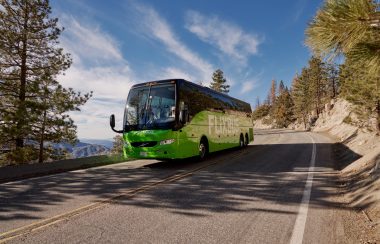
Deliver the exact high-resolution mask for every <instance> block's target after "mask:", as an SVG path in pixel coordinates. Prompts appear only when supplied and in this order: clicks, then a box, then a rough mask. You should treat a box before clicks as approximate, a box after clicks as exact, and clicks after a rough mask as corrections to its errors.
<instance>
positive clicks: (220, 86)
mask: <svg viewBox="0 0 380 244" xmlns="http://www.w3.org/2000/svg"><path fill="white" fill-rule="evenodd" d="M212 80H213V81H212V82H211V84H210V88H211V89H213V90H215V91H218V92H223V93H228V92H229V91H230V90H229V88H230V85H227V80H226V78H224V74H223V71H222V70H220V69H217V70H215V72H214V73H213V74H212Z"/></svg>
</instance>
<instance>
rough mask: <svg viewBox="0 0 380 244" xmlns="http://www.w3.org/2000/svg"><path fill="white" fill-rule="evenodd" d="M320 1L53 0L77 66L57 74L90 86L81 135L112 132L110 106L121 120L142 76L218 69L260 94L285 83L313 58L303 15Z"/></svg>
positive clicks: (238, 89)
mask: <svg viewBox="0 0 380 244" xmlns="http://www.w3.org/2000/svg"><path fill="white" fill-rule="evenodd" d="M321 4H322V0H319V1H315V0H294V1H282V0H276V1H275V0H266V1H253V0H252V1H250V0H239V1H238V0H235V1H224V0H208V1H201V0H199V1H196V0H193V1H185V0H183V1H173V0H160V1H148V0H145V1H136V0H135V1H133V0H125V1H123V0H108V1H103V0H81V1H78V0H65V1H59V0H52V1H51V6H52V9H53V14H52V16H54V17H58V18H59V24H60V25H61V26H64V27H65V31H64V32H63V34H62V35H61V45H62V47H63V48H64V50H65V51H66V52H69V53H71V55H72V57H73V65H72V66H71V68H70V69H69V70H67V71H66V72H65V75H61V76H60V77H59V81H60V82H61V83H62V84H63V85H64V86H67V87H73V88H75V89H76V90H78V91H81V92H88V91H93V92H94V94H93V97H92V98H91V100H90V101H89V102H88V103H87V104H86V105H84V106H83V107H82V111H81V112H74V113H71V116H72V117H73V119H74V121H75V123H76V124H77V126H78V137H79V138H87V139H109V138H112V137H113V136H114V135H115V134H114V133H113V132H112V131H111V130H110V128H109V125H108V118H109V115H110V114H112V113H114V114H115V115H116V118H117V125H118V127H120V128H121V119H122V116H123V109H124V105H125V100H126V97H127V94H128V91H129V88H130V87H131V86H132V85H133V84H135V83H139V82H145V81H151V80H159V79H166V78H185V79H188V80H191V81H193V82H200V81H202V82H203V83H204V84H205V85H207V84H209V83H210V81H211V77H212V72H213V71H214V70H215V69H218V68H220V69H222V70H223V71H224V74H225V76H226V78H227V81H228V82H229V84H230V85H231V89H230V93H229V94H230V95H231V96H233V97H237V98H239V99H242V100H244V101H247V102H249V103H251V105H252V107H253V106H254V104H255V101H256V97H259V98H260V100H261V101H263V100H264V99H265V97H266V95H267V93H268V89H269V86H270V83H271V80H272V79H275V80H277V81H278V82H279V81H280V80H283V81H284V83H285V84H286V85H288V86H290V84H291V80H292V78H293V77H294V75H295V73H296V72H297V71H300V70H301V68H302V67H303V66H304V65H306V63H307V60H308V59H309V57H310V52H309V50H308V48H307V47H306V46H305V45H304V38H305V37H304V30H305V28H306V26H307V23H308V22H309V21H310V20H311V19H312V17H313V16H314V15H315V13H316V11H317V9H318V8H319V7H320V6H321Z"/></svg>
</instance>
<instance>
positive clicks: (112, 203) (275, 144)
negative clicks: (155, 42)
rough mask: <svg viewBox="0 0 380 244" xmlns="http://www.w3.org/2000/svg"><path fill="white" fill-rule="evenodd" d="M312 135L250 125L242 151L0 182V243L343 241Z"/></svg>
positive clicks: (329, 170) (325, 155)
mask: <svg viewBox="0 0 380 244" xmlns="http://www.w3.org/2000/svg"><path fill="white" fill-rule="evenodd" d="M331 148H332V141H331V140H330V139H328V138H327V137H324V136H323V135H320V134H313V133H307V132H295V131H287V130H271V131H256V137H255V142H254V143H252V144H251V145H249V146H248V147H246V148H244V149H242V150H229V151H225V152H222V153H218V154H215V155H211V156H210V157H209V159H208V160H206V161H204V162H195V161H194V160H187V161H183V162H181V161H175V162H159V161H154V160H153V161H152V160H138V161H133V162H126V163H122V164H116V165H109V166H104V167H98V168H93V169H87V170H79V171H73V172H67V173H62V174H57V175H52V176H45V177H40V178H34V179H28V180H22V181H17V182H11V183H6V184H1V185H0V233H1V234H0V243H1V242H7V243H20V242H23V243H39V244H41V243H105V242H112V243H349V242H352V241H351V240H348V239H347V235H345V232H347V230H345V229H344V227H343V226H344V225H343V223H342V222H343V220H342V214H344V213H345V212H346V211H350V210H348V209H345V208H344V207H343V205H342V204H340V202H339V201H340V200H339V199H340V196H339V194H338V191H337V188H336V183H335V180H336V171H334V163H333V159H332V152H331V150H332V149H331Z"/></svg>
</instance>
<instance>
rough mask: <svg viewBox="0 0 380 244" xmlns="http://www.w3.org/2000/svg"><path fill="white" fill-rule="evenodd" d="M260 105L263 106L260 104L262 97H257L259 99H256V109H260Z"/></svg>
mask: <svg viewBox="0 0 380 244" xmlns="http://www.w3.org/2000/svg"><path fill="white" fill-rule="evenodd" d="M260 105H261V103H260V97H259V96H257V97H256V104H255V108H258V107H260Z"/></svg>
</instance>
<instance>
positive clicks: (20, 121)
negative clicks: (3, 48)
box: [16, 1, 29, 149]
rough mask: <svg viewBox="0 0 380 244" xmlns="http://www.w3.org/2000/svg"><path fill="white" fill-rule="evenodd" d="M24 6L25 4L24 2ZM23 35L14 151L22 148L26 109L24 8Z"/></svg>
mask: <svg viewBox="0 0 380 244" xmlns="http://www.w3.org/2000/svg"><path fill="white" fill-rule="evenodd" d="M25 4H27V2H26V1H25ZM24 7H25V9H24V11H25V12H24V26H23V28H24V30H23V31H24V34H23V38H22V52H21V74H20V90H19V97H18V98H19V102H20V103H19V105H18V109H17V110H18V111H17V113H16V116H17V118H16V119H17V136H16V149H19V148H23V147H24V135H23V130H24V126H25V116H26V108H25V94H26V59H27V41H28V37H27V29H28V15H29V14H28V10H27V9H28V8H27V6H26V5H25V6H24Z"/></svg>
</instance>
